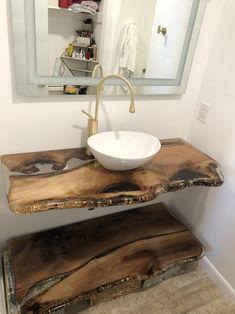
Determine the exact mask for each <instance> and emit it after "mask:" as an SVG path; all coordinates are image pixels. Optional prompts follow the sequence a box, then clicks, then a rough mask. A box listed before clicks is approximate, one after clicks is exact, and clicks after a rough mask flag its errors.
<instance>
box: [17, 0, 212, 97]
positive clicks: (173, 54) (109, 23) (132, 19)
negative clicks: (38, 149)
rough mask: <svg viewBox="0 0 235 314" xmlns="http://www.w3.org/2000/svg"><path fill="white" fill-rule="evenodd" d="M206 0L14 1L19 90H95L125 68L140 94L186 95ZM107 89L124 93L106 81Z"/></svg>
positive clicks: (43, 92) (26, 92)
mask: <svg viewBox="0 0 235 314" xmlns="http://www.w3.org/2000/svg"><path fill="white" fill-rule="evenodd" d="M205 6H206V0H184V1H182V0H148V2H147V4H146V1H143V0H128V1H125V0H99V1H98V0H96V1H85V0H84V1H82V0H77V1H76V0H75V1H72V0H68V1H65V0H63V1H60V0H59V1H58V0H11V12H12V25H13V38H14V55H15V67H16V83H17V91H18V93H19V94H23V95H50V94H51V95H55V94H56V95H58V94H61V95H63V94H69V95H71V94H80V95H88V94H90V95H91V94H94V93H95V86H96V85H97V83H98V81H99V79H100V77H101V76H102V72H103V75H108V74H111V73H120V74H122V75H124V76H125V77H127V78H128V79H129V80H130V82H131V83H132V84H133V85H134V86H135V89H136V94H140V95H141V94H149V95H150V94H182V93H183V92H184V90H185V88H186V84H187V79H188V75H189V72H190V67H191V63H192V60H193V54H194V51H195V48H196V43H197V38H198V35H199V31H200V26H201V22H202V19H203V14H204V10H205ZM106 84H107V85H109V86H107V87H105V93H107V94H109V95H114V94H115V95H117V94H118V95H119V94H124V95H125V93H126V90H125V88H124V87H122V86H121V85H122V82H121V81H120V80H117V79H113V80H110V81H107V82H106Z"/></svg>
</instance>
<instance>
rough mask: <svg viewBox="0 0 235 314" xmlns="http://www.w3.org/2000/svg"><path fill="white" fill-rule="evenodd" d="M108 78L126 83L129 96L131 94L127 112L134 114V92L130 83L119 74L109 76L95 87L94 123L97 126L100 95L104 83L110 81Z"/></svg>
mask: <svg viewBox="0 0 235 314" xmlns="http://www.w3.org/2000/svg"><path fill="white" fill-rule="evenodd" d="M110 78H118V79H120V80H122V81H124V82H125V83H126V85H127V86H128V87H129V90H130V94H131V104H130V108H129V112H131V113H135V97H134V90H133V87H132V85H131V84H130V82H129V81H128V80H127V79H126V78H125V77H124V76H122V75H119V74H111V75H107V76H106V77H104V78H103V79H102V80H101V81H100V82H99V84H98V86H97V92H96V106H95V119H94V120H95V121H97V124H98V114H99V104H100V93H101V89H102V87H103V83H104V81H106V80H108V79H110Z"/></svg>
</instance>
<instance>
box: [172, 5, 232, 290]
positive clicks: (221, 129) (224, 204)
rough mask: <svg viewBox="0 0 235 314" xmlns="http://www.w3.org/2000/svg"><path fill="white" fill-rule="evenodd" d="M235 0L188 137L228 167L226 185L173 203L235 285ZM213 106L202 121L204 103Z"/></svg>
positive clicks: (179, 196) (184, 194)
mask: <svg viewBox="0 0 235 314" xmlns="http://www.w3.org/2000/svg"><path fill="white" fill-rule="evenodd" d="M234 34H235V2H234V0H227V1H225V7H224V10H223V13H222V18H221V21H220V24H219V27H218V29H217V33H216V38H215V41H214V44H213V48H212V51H211V54H210V58H209V62H208V64H207V68H206V72H205V75H204V78H203V82H202V87H201V91H200V93H199V97H198V102H197V107H196V110H195V114H194V117H193V121H192V125H191V127H190V131H189V135H188V140H189V141H190V142H191V143H193V144H195V145H196V146H197V147H199V148H200V149H201V150H203V151H204V152H205V153H207V154H209V155H211V156H213V157H214V158H215V159H216V160H217V161H219V162H220V164H221V166H222V171H223V174H224V179H225V182H224V185H223V186H222V187H220V188H214V189H209V188H208V189H205V188H193V189H190V190H185V191H183V192H180V193H176V194H174V195H173V198H172V206H173V207H174V208H175V210H176V213H177V214H178V215H179V216H181V217H182V218H183V220H184V221H185V222H186V223H187V224H188V225H189V226H190V227H191V228H192V230H193V231H194V232H195V233H196V234H197V235H198V237H199V238H200V239H201V241H202V242H203V243H204V244H205V246H206V249H207V257H208V259H209V260H210V262H211V263H212V264H213V265H214V266H215V267H216V269H217V270H218V271H219V272H220V273H221V274H222V275H223V276H224V278H225V279H226V280H227V281H228V282H229V283H230V284H231V285H232V287H233V288H234V289H235V268H234V265H235V254H234V239H235V228H234V226H235V79H234V73H235V41H234ZM202 101H206V102H207V103H209V104H210V105H211V108H210V110H209V113H208V116H207V120H206V123H205V124H202V123H201V122H199V121H198V120H197V114H198V109H199V106H200V103H201V102H202Z"/></svg>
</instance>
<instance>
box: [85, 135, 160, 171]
mask: <svg viewBox="0 0 235 314" xmlns="http://www.w3.org/2000/svg"><path fill="white" fill-rule="evenodd" d="M87 143H88V145H89V147H90V149H91V152H92V154H93V155H94V157H95V158H96V159H97V161H98V162H99V163H100V164H101V165H102V166H103V167H104V168H106V169H108V170H113V171H125V170H131V169H135V168H138V167H140V166H142V165H143V164H145V163H146V162H148V161H149V160H150V159H152V158H153V157H154V156H155V155H156V154H157V152H158V151H159V149H160V147H161V143H160V141H159V140H158V139H157V138H156V137H154V136H152V135H149V134H146V133H141V132H131V131H114V132H103V133H98V134H95V135H93V136H91V137H89V138H88V140H87Z"/></svg>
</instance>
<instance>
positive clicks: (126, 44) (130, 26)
mask: <svg viewBox="0 0 235 314" xmlns="http://www.w3.org/2000/svg"><path fill="white" fill-rule="evenodd" d="M137 43H138V30H137V26H136V24H135V23H134V22H129V23H127V25H126V27H125V30H124V34H123V40H122V44H121V49H120V60H119V73H120V74H122V75H124V76H125V77H131V76H132V75H133V73H134V72H135V63H136V53H137V51H136V50H137Z"/></svg>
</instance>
